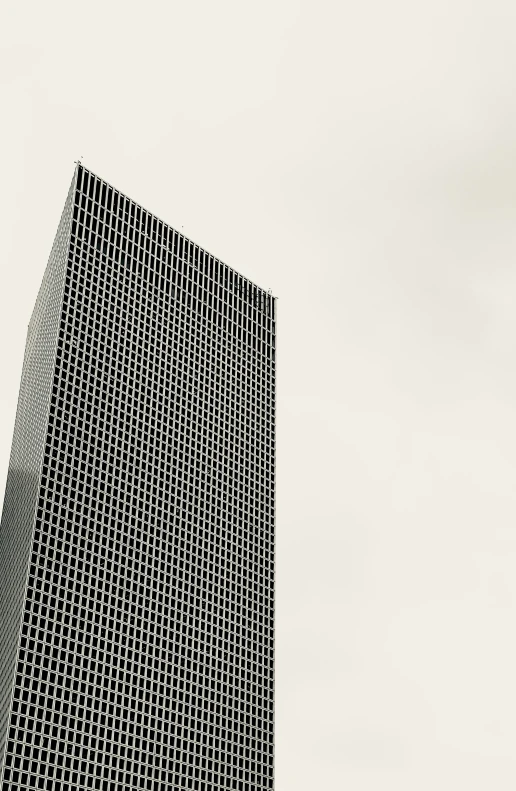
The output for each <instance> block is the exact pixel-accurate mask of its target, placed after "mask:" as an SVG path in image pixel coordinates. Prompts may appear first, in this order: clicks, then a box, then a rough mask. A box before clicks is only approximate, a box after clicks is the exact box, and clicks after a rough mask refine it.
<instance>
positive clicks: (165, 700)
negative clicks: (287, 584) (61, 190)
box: [0, 166, 276, 791]
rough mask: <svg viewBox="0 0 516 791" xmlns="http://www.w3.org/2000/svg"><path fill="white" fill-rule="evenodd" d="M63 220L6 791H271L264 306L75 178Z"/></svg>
mask: <svg viewBox="0 0 516 791" xmlns="http://www.w3.org/2000/svg"><path fill="white" fill-rule="evenodd" d="M63 217H64V218H65V219H64V221H62V224H61V225H62V227H63V228H68V229H69V233H68V235H67V236H66V233H65V242H64V247H63V245H62V244H61V247H59V250H60V255H62V252H61V251H62V249H65V255H64V261H65V266H63V267H62V271H63V276H62V277H61V279H59V278H56V279H55V282H56V284H57V296H56V297H55V299H51V300H50V302H49V304H48V305H46V307H45V309H44V312H45V316H46V318H45V322H46V324H47V325H48V326H49V327H50V326H52V327H53V328H54V329H55V331H54V333H53V334H52V333H50V337H48V338H47V339H46V341H47V343H46V345H45V348H44V349H43V348H42V349H40V350H39V352H38V355H39V357H38V359H39V363H38V365H39V368H38V373H37V375H36V380H37V382H38V387H40V389H41V395H40V396H38V398H39V402H40V403H41V405H42V406H41V409H40V411H42V413H43V420H41V419H40V416H39V414H38V426H40V427H42V428H40V429H38V430H39V431H40V433H39V434H38V432H37V431H34V428H33V425H32V423H31V417H30V415H28V414H27V413H26V412H24V413H23V415H21V414H20V408H19V414H18V417H17V423H16V429H15V441H14V443H13V447H14V445H15V444H16V436H17V434H19V433H21V434H26V433H27V432H28V433H31V432H32V433H31V436H34V442H33V444H34V447H35V461H34V466H33V468H32V467H30V465H27V464H26V463H25V462H24V463H23V464H22V465H21V466H22V468H23V469H24V470H25V469H29V470H30V472H31V473H32V477H31V485H33V490H34V492H35V496H34V497H33V500H32V501H31V502H30V503H27V504H26V510H27V518H25V516H24V520H25V521H24V528H23V530H24V536H25V535H26V536H28V537H29V538H27V541H28V543H27V547H28V548H27V552H26V555H25V557H20V558H19V559H17V560H16V563H18V567H17V568H18V571H19V572H20V573H19V574H18V576H19V578H20V580H21V579H22V578H23V595H22V596H21V599H19V600H20V601H21V604H20V605H19V606H18V624H20V625H21V628H20V627H18V632H17V633H16V634H14V633H13V634H11V636H10V640H11V645H15V651H14V653H13V660H12V662H11V665H12V673H11V679H10V680H9V677H8V674H7V673H4V674H3V676H2V699H3V700H4V707H3V709H2V712H3V714H4V721H5V728H4V731H5V733H6V738H5V751H4V757H3V759H2V760H3V763H2V767H1V769H2V791H19V790H20V791H21V789H29V788H41V789H52V791H64V789H70V788H74V789H75V788H77V789H89V788H96V789H106V791H115V790H118V789H122V788H123V789H127V788H142V789H143V788H145V789H149V790H150V791H151V790H154V789H155V790H157V789H160V790H161V789H171V790H172V789H174V791H175V790H176V789H183V788H188V789H197V791H215V789H216V790H217V791H219V790H220V791H222V790H223V789H224V790H225V789H237V791H259V790H260V791H262V790H263V789H272V788H273V757H274V756H273V737H274V698H273V692H274V632H273V627H274V518H275V516H274V504H275V489H274V486H275V366H276V361H275V355H276V350H275V333H276V330H275V326H276V315H275V314H276V305H275V300H274V298H273V297H272V296H271V295H269V294H267V293H265V292H264V291H262V290H261V289H259V288H257V287H256V286H254V285H253V284H251V283H250V282H249V281H248V280H246V279H245V278H243V277H241V276H240V275H238V274H237V273H236V272H234V271H233V270H231V269H230V268H229V267H227V266H225V265H224V264H222V263H221V262H220V261H218V260H217V259H216V258H214V257H213V256H211V255H209V254H208V253H206V252H205V251H204V250H202V249H201V248H199V247H198V246H197V245H195V244H194V243H192V242H191V241H190V240H188V239H186V238H185V237H183V236H182V235H181V234H178V233H177V232H176V231H174V230H173V229H172V228H170V227H169V226H167V225H165V224H164V223H162V222H161V221H160V220H159V219H158V218H156V217H154V216H153V215H151V214H150V213H148V212H146V211H145V210H144V209H142V208H141V207H140V206H138V205H137V204H135V203H134V202H132V201H131V200H129V199H128V198H127V197H125V196H124V195H122V194H120V193H119V192H117V191H116V190H114V189H113V188H112V187H111V186H109V185H108V184H106V183H105V182H103V181H102V180H100V179H99V178H97V177H96V176H95V175H94V174H92V173H90V172H88V171H87V170H85V169H84V168H82V167H80V166H79V167H78V168H77V171H76V174H75V177H74V182H73V184H72V189H71V200H69V202H68V203H67V206H66V207H65V212H64V215H63ZM66 223H68V225H66ZM58 237H59V234H58ZM51 260H52V259H51ZM49 267H50V264H49ZM47 271H48V270H47ZM54 315H57V320H54V318H53V317H54ZM52 322H54V323H53V324H52ZM49 365H50V373H49V374H48V375H47V373H46V372H47V370H48V366H49ZM40 369H41V370H40ZM43 369H44V373H43V372H42V371H43ZM24 376H25V369H24ZM45 376H46V378H45ZM30 383H32V380H30ZM22 389H23V382H22ZM40 434H41V436H40ZM13 452H14V451H13ZM38 453H39V457H38ZM12 459H13V456H12V457H11V461H12ZM10 475H11V471H10ZM22 511H23V509H21V510H20V513H21V512H22ZM17 519H19V517H18V514H17V509H16V505H15V504H14V507H13V504H11V505H9V483H8V487H7V492H6V501H5V505H4V512H3V516H2V525H1V530H0V547H2V548H3V545H4V543H6V542H5V541H4V534H5V535H9V534H10V532H11V533H12V530H13V525H15V524H16V520H17ZM25 523H26V525H27V526H28V527H27V529H25ZM30 541H32V544H31V543H30ZM18 571H17V573H18ZM2 607H3V608H4V602H3V600H2ZM15 609H16V608H13V607H11V605H10V604H9V612H8V613H7V614H8V616H9V617H11V614H12V613H14V612H15ZM2 614H4V609H3V610H2ZM11 620H12V617H11ZM13 622H14V621H13ZM7 664H8V663H7ZM7 664H6V666H7ZM2 668H3V666H2ZM6 679H7V680H6Z"/></svg>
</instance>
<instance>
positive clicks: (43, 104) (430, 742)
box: [0, 0, 516, 791]
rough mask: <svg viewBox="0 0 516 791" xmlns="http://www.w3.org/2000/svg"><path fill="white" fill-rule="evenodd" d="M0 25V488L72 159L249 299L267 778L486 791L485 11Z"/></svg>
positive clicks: (61, 5) (498, 636)
mask: <svg viewBox="0 0 516 791" xmlns="http://www.w3.org/2000/svg"><path fill="white" fill-rule="evenodd" d="M2 14H3V20H1V21H0V28H1V30H2V38H3V41H2V51H1V60H0V98H1V104H0V110H1V116H2V123H1V126H0V143H1V145H0V156H1V163H0V164H1V167H0V174H1V176H0V210H1V217H2V222H1V226H0V371H1V387H0V398H1V403H0V496H1V493H2V492H3V489H4V485H5V477H6V474H7V465H8V459H9V452H10V445H11V436H12V430H13V426H14V418H15V409H16V401H17V395H18V386H19V381H20V374H21V367H22V359H23V350H24V343H25V333H26V329H27V323H28V321H29V317H30V314H31V311H32V307H33V304H34V300H35V297H36V294H37V290H38V287H39V284H40V281H41V278H42V275H43V271H44V268H45V265H46V261H47V257H48V254H49V251H50V248H51V245H52V240H53V237H54V234H55V231H56V228H57V223H58V221H59V217H60V214H61V210H62V206H63V204H64V201H65V198H66V194H67V190H68V186H69V183H70V180H71V178H72V174H73V168H74V164H73V161H74V160H75V159H77V157H79V156H81V155H82V156H83V157H84V160H83V161H84V164H85V165H86V166H87V167H89V168H91V169H92V170H94V171H95V172H97V173H98V174H99V175H100V176H102V177H103V178H105V179H106V180H107V181H109V182H111V183H112V184H113V185H115V186H116V187H117V188H119V189H121V190H122V191H124V192H125V193H126V194H128V195H129V196H130V197H132V198H133V199H135V200H137V201H138V202H140V203H142V204H143V205H144V206H145V207H146V208H148V209H150V210H151V211H153V212H154V213H156V214H157V215H158V216H160V217H161V218H163V219H164V220H165V221H167V222H169V223H170V224H171V225H173V226H174V227H176V228H178V229H181V228H182V227H183V226H184V233H185V234H187V235H188V236H190V237H191V238H193V239H194V240H195V241H196V242H198V243H200V244H201V245H203V246H204V247H205V248H207V249H208V250H209V251H210V252H212V253H214V254H215V255H217V256H219V257H220V258H221V259H222V260H223V261H225V262H226V263H227V264H229V265H230V266H232V267H234V268H235V269H237V270H238V271H240V272H242V273H243V274H244V275H246V276H248V277H250V278H251V279H252V280H254V281H255V282H257V283H258V284H259V285H261V286H262V287H264V288H266V289H269V288H270V289H272V291H273V293H274V294H275V295H277V296H278V297H279V357H278V393H279V398H278V542H277V561H278V586H277V715H276V719H277V746H276V752H277V782H276V791H319V789H321V790H324V791H340V790H341V789H342V791H378V790H379V789H381V791H390V790H391V789H392V790H393V791H414V790H415V789H417V791H435V789H440V790H441V791H457V789H468V791H476V790H477V789H478V791H484V789H487V788H492V789H496V791H509V789H510V791H513V789H514V788H515V786H516V746H515V745H516V672H515V668H516V485H515V484H516V366H515V358H516V310H515V303H516V263H515V261H516V90H515V78H516V46H515V40H516V4H515V3H514V0H507V1H506V2H502V0H483V2H480V1H479V0H432V2H430V0H428V2H426V3H421V2H414V0H404V1H403V0H390V2H385V0H362V1H361V2H360V1H359V0H355V2H342V1H341V2H336V1H335V2H329V1H328V0H319V1H318V2H312V3H308V2H295V1H294V0H262V2H260V3H253V4H251V3H243V2H241V0H240V2H236V0H234V1H233V2H231V1H229V0H219V2H216V3H215V2H200V1H199V2H197V1H196V0H187V1H184V2H181V3H175V2H156V1H155V0H147V2H144V3H141V2H138V3H136V2H133V1H132V0H125V2H110V0H103V1H102V2H99V1H98V0H89V1H88V2H87V3H70V2H55V0H46V2H34V1H33V0H31V1H30V2H23V3H21V2H14V0H9V2H8V4H7V8H6V6H5V5H4V7H3V11H2Z"/></svg>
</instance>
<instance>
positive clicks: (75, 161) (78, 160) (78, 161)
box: [73, 154, 82, 165]
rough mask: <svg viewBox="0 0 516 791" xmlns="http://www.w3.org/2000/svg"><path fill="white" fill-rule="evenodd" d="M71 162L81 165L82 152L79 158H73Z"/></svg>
mask: <svg viewBox="0 0 516 791" xmlns="http://www.w3.org/2000/svg"><path fill="white" fill-rule="evenodd" d="M73 163H74V165H82V154H81V156H80V157H79V159H74V161H73Z"/></svg>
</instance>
